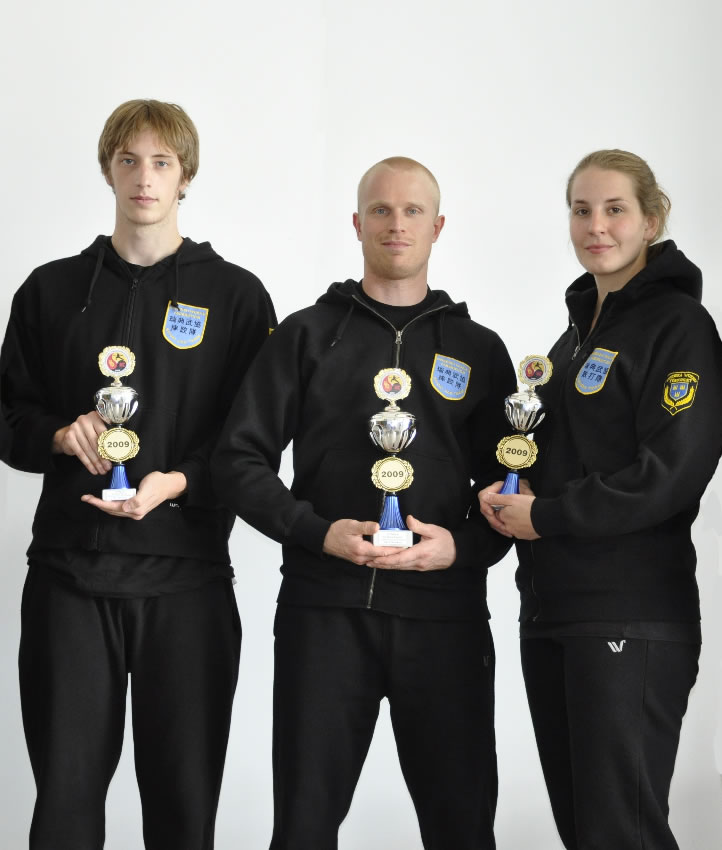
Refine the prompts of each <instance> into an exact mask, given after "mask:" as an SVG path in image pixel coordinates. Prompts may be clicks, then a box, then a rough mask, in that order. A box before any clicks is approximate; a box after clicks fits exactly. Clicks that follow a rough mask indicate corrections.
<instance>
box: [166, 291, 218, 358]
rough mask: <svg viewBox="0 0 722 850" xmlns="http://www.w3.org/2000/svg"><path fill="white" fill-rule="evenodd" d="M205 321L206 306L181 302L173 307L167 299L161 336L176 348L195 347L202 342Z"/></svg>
mask: <svg viewBox="0 0 722 850" xmlns="http://www.w3.org/2000/svg"><path fill="white" fill-rule="evenodd" d="M207 321H208V308H207V307H194V306H193V305H192V304H181V303H179V304H178V306H177V307H174V306H173V303H172V302H171V301H169V302H168V309H167V310H166V312H165V321H164V322H163V336H164V337H165V338H166V339H167V340H168V342H169V343H170V344H171V345H173V346H175V347H176V348H181V349H184V348H195V347H196V346H197V345H200V344H201V343H202V342H203V335H204V334H205V332H206V322H207Z"/></svg>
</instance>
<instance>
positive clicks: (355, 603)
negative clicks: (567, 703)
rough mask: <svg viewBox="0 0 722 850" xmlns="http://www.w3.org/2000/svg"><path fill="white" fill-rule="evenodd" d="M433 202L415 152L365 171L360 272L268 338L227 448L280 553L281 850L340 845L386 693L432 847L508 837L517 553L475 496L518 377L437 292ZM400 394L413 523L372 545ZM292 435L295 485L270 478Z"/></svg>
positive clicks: (478, 844)
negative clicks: (384, 441)
mask: <svg viewBox="0 0 722 850" xmlns="http://www.w3.org/2000/svg"><path fill="white" fill-rule="evenodd" d="M439 203H440V195H439V187H438V184H437V182H436V179H435V178H434V176H433V174H431V172H430V171H429V170H428V169H427V168H425V167H424V166H423V165H421V164H420V163H418V162H415V161H414V160H411V159H407V158H404V157H393V158H391V159H386V160H383V161H382V162H379V163H376V165H374V166H373V167H372V168H370V169H369V170H368V171H367V172H366V173H365V174H364V176H363V177H362V179H361V182H360V184H359V190H358V209H357V211H356V212H355V213H354V215H353V224H354V228H355V231H356V235H357V237H358V239H359V241H360V242H361V245H362V249H363V261H364V263H363V265H364V273H363V279H362V280H361V281H360V282H356V281H355V280H347V281H345V282H344V283H334V284H333V285H332V286H331V287H330V288H329V289H328V291H327V292H326V293H325V294H324V295H322V296H321V297H320V298H319V300H318V301H317V303H316V304H315V305H314V306H312V307H309V308H307V309H305V310H301V311H300V312H298V313H295V314H293V315H292V316H290V317H289V318H288V319H287V320H286V321H285V322H283V323H282V324H281V325H280V327H279V328H278V329H277V330H276V331H275V332H274V334H273V335H272V336H271V338H270V339H269V341H268V343H267V344H266V346H265V347H264V349H263V350H262V351H261V353H260V355H259V357H258V358H257V360H256V361H255V363H254V365H253V367H252V368H251V370H250V372H249V374H248V376H247V379H246V381H245V382H244V384H243V385H242V387H241V389H240V392H239V394H238V397H237V399H236V402H235V405H234V407H233V408H232V411H231V414H230V416H229V419H228V422H227V424H226V428H225V430H224V433H223V435H222V437H221V441H220V444H219V448H218V450H217V452H216V455H215V458H214V462H213V472H214V476H215V481H216V486H217V489H218V492H219V494H220V495H221V497H222V499H223V500H224V501H225V502H226V503H227V504H228V505H229V506H230V507H231V508H232V509H233V510H235V511H236V513H237V514H238V515H239V516H240V517H242V518H243V519H245V520H246V521H247V522H249V523H250V524H251V525H253V526H254V527H255V528H257V529H259V530H260V531H262V532H263V533H264V534H267V535H268V536H269V537H271V538H273V539H274V540H277V541H279V542H281V543H282V544H283V568H282V572H283V582H282V585H281V591H280V594H279V598H278V610H277V614H276V624H275V638H276V643H275V680H274V733H273V766H274V796H275V820H274V832H273V839H272V842H271V848H272V850H302V848H303V850H309V848H313V850H332V849H333V848H336V847H337V846H338V829H339V826H340V824H341V822H342V821H343V819H344V818H345V817H346V814H347V812H348V810H349V807H350V805H351V800H352V797H353V793H354V789H355V787H356V783H357V781H358V778H359V775H360V772H361V768H362V766H363V763H364V759H365V757H366V753H367V751H368V748H369V745H370V743H371V738H372V736H373V731H374V726H375V723H376V718H377V716H378V711H379V704H380V702H381V700H382V699H383V698H384V697H386V698H387V699H388V701H389V704H390V709H391V720H392V723H393V728H394V734H395V736H396V744H397V748H398V754H399V759H400V763H401V768H402V771H403V774H404V778H405V779H406V783H407V785H408V788H409V791H410V793H411V796H412V799H413V801H414V805H415V807H416V811H417V814H418V818H419V826H420V829H421V836H422V840H423V844H424V847H425V848H426V850H449V848H454V850H482V848H483V850H490V848H493V847H494V846H495V845H494V834H493V821H494V811H495V808H496V791H497V775H496V754H495V744H494V724H493V711H494V696H493V693H494V692H493V684H494V649H493V643H492V639H491V633H490V631H489V626H488V611H487V607H486V601H485V590H486V570H487V567H489V566H491V565H492V564H494V563H496V562H497V561H498V560H499V559H500V558H501V557H502V556H503V555H504V554H505V552H506V550H507V548H508V543H507V541H505V540H504V538H502V537H500V536H499V535H496V534H495V533H493V532H491V531H490V530H489V529H488V528H484V523H483V522H482V521H481V517H480V514H479V511H478V509H476V508H475V507H474V503H475V498H474V492H475V490H478V489H479V487H481V486H483V485H484V484H485V483H486V482H489V481H493V480H495V475H497V472H498V469H497V466H496V463H495V461H494V457H495V449H496V444H497V442H498V440H499V438H500V437H501V436H502V435H503V433H504V431H505V426H504V422H505V420H504V412H503V411H504V398H505V396H506V395H508V394H509V393H510V392H513V391H514V388H515V386H516V384H515V377H514V370H513V368H512V366H511V363H510V361H509V357H508V355H507V352H506V349H505V347H504V345H503V343H502V342H501V340H500V339H499V337H498V336H497V335H496V334H495V333H493V332H492V331H490V330H488V329H486V328H484V327H481V326H480V325H478V324H476V323H475V322H473V321H472V320H471V319H470V318H469V314H468V312H467V309H466V305H465V304H463V303H454V302H453V301H452V300H451V298H450V297H449V296H448V295H447V294H446V293H445V292H442V291H440V290H430V289H429V287H428V283H427V277H428V264H429V255H430V253H431V247H432V245H433V244H434V243H435V242H436V241H437V239H438V238H439V235H440V234H441V231H442V229H443V227H444V216H443V215H440V214H439ZM395 397H398V398H399V399H403V402H402V403H403V405H404V409H408V410H409V411H410V412H412V413H413V414H414V415H415V416H416V424H417V428H418V433H417V436H416V438H415V440H414V441H413V443H412V444H410V445H409V446H408V447H407V448H405V449H404V450H403V451H402V453H401V457H402V458H403V459H404V460H405V461H407V462H408V463H410V464H411V467H412V469H413V481H412V482H411V486H409V487H408V488H406V489H403V490H402V491H401V494H400V500H401V510H402V511H403V513H404V516H405V522H404V519H403V518H402V517H401V516H400V515H399V517H398V521H397V522H396V523H392V524H391V526H389V524H388V523H386V522H384V523H383V524H384V526H385V527H387V528H395V529H396V530H397V531H399V532H400V534H399V535H398V537H396V538H395V539H394V536H393V535H392V540H391V542H393V543H394V544H397V545H395V546H389V545H388V543H389V540H380V541H379V540H377V543H374V542H373V539H374V538H373V536H374V535H375V533H376V532H378V531H379V522H378V520H379V516H380V514H381V509H382V506H383V505H384V503H386V504H387V505H391V504H392V503H393V499H391V494H390V491H389V492H386V491H384V490H381V489H376V488H375V487H374V486H373V484H372V481H371V470H372V467H374V465H375V463H376V462H377V461H379V460H380V459H382V457H383V455H382V453H381V452H380V451H379V450H378V449H377V448H376V447H375V446H374V444H373V443H372V441H371V440H370V439H369V426H368V420H369V418H370V417H371V416H372V415H373V414H375V413H377V412H378V411H379V410H380V409H381V408H383V407H384V406H385V405H386V404H388V403H389V402H390V401H393V400H394V398H395ZM249 399H250V400H252V403H249ZM380 399H383V401H381V400H380ZM291 440H293V441H294V473H295V474H294V481H293V485H292V486H291V488H290V489H288V488H286V486H285V485H284V484H283V482H282V481H281V480H280V478H279V477H278V475H277V472H278V468H279V463H280V459H281V453H282V451H283V450H284V449H285V448H286V446H287V445H288V443H289V442H290V441H291ZM398 473H399V470H398V469H395V470H392V474H393V475H396V474H398ZM381 474H382V473H380V472H379V471H378V467H377V474H376V476H375V477H376V480H377V484H378V483H381V479H380V475H381ZM409 477H410V474H409ZM470 482H472V483H471V484H470ZM408 538H412V540H413V545H405V544H406V543H409V542H411V541H410V540H408ZM381 544H386V545H381ZM398 544H401V545H398Z"/></svg>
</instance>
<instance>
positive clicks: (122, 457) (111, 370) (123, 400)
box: [95, 345, 140, 502]
mask: <svg viewBox="0 0 722 850" xmlns="http://www.w3.org/2000/svg"><path fill="white" fill-rule="evenodd" d="M98 366H99V368H100V371H101V372H102V373H103V374H104V375H105V376H106V377H107V378H112V379H113V383H112V384H111V385H110V386H108V387H102V388H101V389H99V390H98V392H97V393H96V394H95V409H96V410H97V411H98V415H99V416H100V418H101V419H102V420H103V422H105V424H106V425H108V426H110V427H109V428H108V430H107V431H103V433H102V434H101V435H100V436H99V437H98V454H99V455H100V457H102V458H105V460H109V461H111V462H112V464H113V470H112V472H111V475H110V484H109V486H108V487H107V488H106V489H105V490H103V501H104V502H117V501H124V500H125V499H130V498H131V497H133V496H135V489H134V488H132V487H131V486H130V483H129V481H128V475H127V473H126V471H125V466H124V464H125V461H126V460H130V459H131V458H133V457H135V456H136V455H137V454H138V449H139V447H140V441H139V440H138V435H137V434H136V433H135V431H130V430H129V429H128V428H123V427H122V426H123V425H124V424H125V423H126V422H127V421H128V420H129V419H130V417H131V416H132V415H133V414H134V413H135V411H136V410H137V409H138V393H137V392H136V391H135V390H134V389H133V387H129V386H125V385H123V384H122V383H121V381H120V379H121V378H123V377H127V376H128V375H130V374H131V372H132V371H133V369H135V355H134V354H133V352H132V351H131V350H130V349H129V348H126V347H125V346H122V345H111V346H108V347H107V348H104V349H103V350H102V351H101V352H100V354H99V355H98Z"/></svg>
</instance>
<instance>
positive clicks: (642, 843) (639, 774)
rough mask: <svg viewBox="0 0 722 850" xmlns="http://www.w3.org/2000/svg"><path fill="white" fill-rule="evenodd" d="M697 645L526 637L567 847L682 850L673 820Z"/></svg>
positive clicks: (543, 750)
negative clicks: (672, 795)
mask: <svg viewBox="0 0 722 850" xmlns="http://www.w3.org/2000/svg"><path fill="white" fill-rule="evenodd" d="M699 650H700V647H699V645H698V644H692V643H677V642H672V641H661V640H641V639H630V640H625V641H617V640H614V641H609V640H608V639H607V638H602V637H576V636H575V637H557V638H532V639H523V640H522V641H521V658H522V668H523V671H524V680H525V682H526V690H527V696H528V699H529V707H530V709H531V715H532V720H533V722H534V731H535V733H536V740H537V746H538V748H539V755H540V758H541V764H542V768H543V770H544V777H545V779H546V784H547V789H548V791H549V797H550V800H551V804H552V809H553V811H554V818H555V820H556V824H557V829H558V830H559V834H560V836H561V838H562V841H563V842H564V846H565V847H566V848H567V850H678V845H677V842H676V841H675V839H674V836H673V835H672V832H671V830H670V828H669V824H668V822H667V816H668V812H669V806H668V797H669V786H670V782H671V781H672V773H673V771H674V761H675V758H676V755H677V746H678V743H679V733H680V729H681V726H682V718H683V716H684V713H685V711H686V709H687V699H688V697H689V692H690V690H691V688H692V685H693V684H694V682H695V679H696V678H697V661H698V659H699Z"/></svg>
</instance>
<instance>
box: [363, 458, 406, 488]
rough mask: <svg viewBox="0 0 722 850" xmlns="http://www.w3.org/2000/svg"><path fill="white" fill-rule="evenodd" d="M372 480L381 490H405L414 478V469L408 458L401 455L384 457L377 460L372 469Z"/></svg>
mask: <svg viewBox="0 0 722 850" xmlns="http://www.w3.org/2000/svg"><path fill="white" fill-rule="evenodd" d="M371 480H372V481H373V483H374V485H375V486H376V487H378V488H379V490H386V492H387V493H398V491H399V490H405V489H406V488H407V487H409V486H410V485H411V482H412V481H413V480H414V469H413V467H412V466H411V464H410V463H409V462H408V461H407V460H402V459H401V458H400V457H395V456H391V457H383V458H381V460H377V461H376V463H375V464H374V465H373V468H372V469H371Z"/></svg>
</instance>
